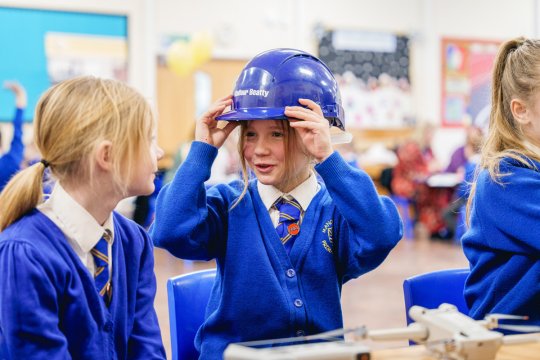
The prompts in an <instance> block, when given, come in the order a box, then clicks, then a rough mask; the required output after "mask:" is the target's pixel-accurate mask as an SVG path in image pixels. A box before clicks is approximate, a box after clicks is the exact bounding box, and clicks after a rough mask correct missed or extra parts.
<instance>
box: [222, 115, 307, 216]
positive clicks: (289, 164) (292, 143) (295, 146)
mask: <svg viewBox="0 0 540 360" xmlns="http://www.w3.org/2000/svg"><path fill="white" fill-rule="evenodd" d="M250 121H277V122H278V124H279V126H281V128H282V130H283V133H284V135H285V141H284V144H285V166H284V168H285V174H283V184H284V185H285V187H287V188H288V187H290V186H291V185H292V184H295V183H296V182H298V179H296V178H293V177H292V175H291V174H294V172H293V170H294V169H293V166H294V164H293V161H292V160H291V158H290V156H291V155H292V154H294V153H295V152H296V151H299V150H300V151H302V152H303V153H304V154H305V155H306V157H310V155H308V154H307V152H306V151H304V150H303V149H301V147H300V142H299V140H298V138H297V137H296V131H295V130H294V129H293V128H292V127H291V126H290V125H289V121H288V120H250ZM250 121H242V122H241V123H240V139H239V140H238V154H239V156H240V164H241V166H242V181H243V183H244V188H243V189H242V193H241V194H240V196H239V197H238V198H237V199H236V200H235V201H234V203H233V205H232V206H231V209H233V208H234V207H236V206H237V205H238V203H239V202H240V201H241V200H242V199H243V198H244V196H245V195H246V192H247V189H248V186H249V172H248V164H247V161H246V157H245V156H244V146H245V143H246V132H247V129H248V125H249V123H250Z"/></svg>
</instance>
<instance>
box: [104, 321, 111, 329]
mask: <svg viewBox="0 0 540 360" xmlns="http://www.w3.org/2000/svg"><path fill="white" fill-rule="evenodd" d="M112 328H113V324H112V322H111V321H107V322H106V323H105V325H104V326H103V330H104V331H105V332H111V330H112Z"/></svg>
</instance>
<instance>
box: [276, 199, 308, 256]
mask: <svg viewBox="0 0 540 360" xmlns="http://www.w3.org/2000/svg"><path fill="white" fill-rule="evenodd" d="M275 207H276V209H277V210H278V211H279V223H278V225H277V227H276V231H277V233H278V235H279V237H280V238H281V243H282V244H283V246H284V247H285V250H286V251H287V254H288V253H290V252H291V248H292V246H293V243H294V240H295V239H296V237H297V236H298V234H299V233H300V219H301V215H302V207H301V206H300V204H299V203H298V201H296V199H294V198H291V199H286V198H284V197H281V198H279V199H278V200H277V201H276V203H275Z"/></svg>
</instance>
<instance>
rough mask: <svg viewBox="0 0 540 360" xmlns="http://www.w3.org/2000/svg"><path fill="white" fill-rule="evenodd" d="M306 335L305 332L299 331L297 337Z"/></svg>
mask: <svg viewBox="0 0 540 360" xmlns="http://www.w3.org/2000/svg"><path fill="white" fill-rule="evenodd" d="M304 334H305V333H304V330H298V331H297V332H296V336H304Z"/></svg>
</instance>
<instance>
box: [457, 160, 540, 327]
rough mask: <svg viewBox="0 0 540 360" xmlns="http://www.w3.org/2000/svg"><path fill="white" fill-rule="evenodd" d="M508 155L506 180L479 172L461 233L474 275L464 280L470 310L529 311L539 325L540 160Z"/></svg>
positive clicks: (503, 166) (481, 314) (477, 313)
mask: <svg viewBox="0 0 540 360" xmlns="http://www.w3.org/2000/svg"><path fill="white" fill-rule="evenodd" d="M530 162H531V164H532V165H533V166H535V167H536V169H530V168H527V167H525V166H523V165H522V164H521V163H519V162H518V161H516V160H513V159H504V160H503V161H502V162H501V166H500V170H501V173H503V174H504V173H507V174H508V176H503V177H502V178H501V182H502V184H498V183H496V182H494V181H493V180H492V179H491V177H490V176H489V173H488V172H487V171H486V170H483V171H481V172H480V174H479V176H478V180H477V183H476V193H475V195H474V199H473V206H472V211H471V227H470V229H469V230H468V231H467V232H466V233H465V235H464V236H463V238H462V243H463V251H464V252H465V255H466V256H467V259H468V260H469V262H470V267H471V274H470V276H469V277H468V279H467V281H466V284H465V298H466V300H467V304H468V305H469V308H470V315H471V316H472V317H473V318H475V319H481V318H483V317H484V316H485V315H486V314H488V313H501V314H515V315H529V316H530V318H531V320H530V321H527V322H523V321H521V322H520V323H521V324H536V325H540V171H539V169H540V163H538V162H535V161H530Z"/></svg>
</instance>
